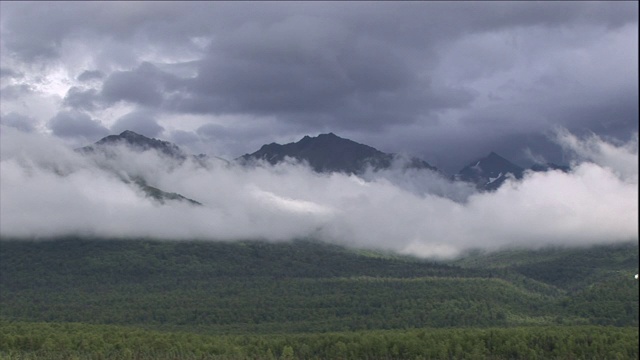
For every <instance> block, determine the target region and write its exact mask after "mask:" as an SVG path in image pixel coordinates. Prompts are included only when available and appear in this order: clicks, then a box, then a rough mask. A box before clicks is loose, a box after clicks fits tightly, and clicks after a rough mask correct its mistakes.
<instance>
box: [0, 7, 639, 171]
mask: <svg viewBox="0 0 640 360" xmlns="http://www.w3.org/2000/svg"><path fill="white" fill-rule="evenodd" d="M0 10H1V11H0V16H1V18H0V21H1V25H0V26H1V27H0V34H1V36H0V60H1V67H0V71H1V72H0V75H1V84H0V85H1V96H2V98H1V101H2V106H1V111H0V116H1V117H0V121H1V122H2V124H3V125H5V126H9V127H14V128H18V129H20V130H22V131H27V132H37V133H43V134H48V135H51V136H55V137H58V138H60V139H62V140H63V141H64V142H65V143H67V144H69V145H70V146H80V145H86V144H88V143H91V142H93V141H95V140H97V139H99V138H101V137H103V136H105V135H108V134H111V133H119V132H121V131H122V130H124V129H131V130H134V131H137V132H140V133H142V134H145V135H147V136H152V137H157V138H162V139H165V140H169V141H172V142H175V143H177V144H179V145H180V146H181V147H183V148H185V149H186V150H188V151H190V152H192V153H208V154H214V155H218V156H222V157H225V158H235V157H238V156H240V155H242V154H245V153H250V152H253V151H255V150H257V149H258V148H259V147H260V146H261V145H262V144H265V143H270V142H279V143H286V142H292V141H297V140H299V139H300V138H302V137H303V136H304V135H311V136H315V135H317V134H319V133H323V132H330V131H331V132H334V133H336V134H338V135H340V136H342V137H347V138H350V139H353V140H355V141H358V142H362V143H366V144H368V145H371V146H374V147H376V148H378V149H380V150H382V151H385V152H400V153H408V154H411V155H416V156H419V157H422V158H424V159H425V160H427V161H428V162H429V163H431V164H432V165H435V166H437V167H439V168H441V169H443V170H445V171H447V172H449V173H453V172H456V171H458V170H459V169H460V168H462V167H463V166H464V165H466V164H467V163H468V162H470V161H473V160H474V158H477V157H480V156H483V155H485V154H487V153H488V152H490V151H492V150H493V151H496V152H498V153H500V154H502V155H503V156H505V157H507V158H508V159H510V160H512V161H514V162H517V163H520V164H521V165H529V164H528V162H529V163H530V162H531V161H532V158H538V159H544V160H547V161H555V162H565V163H566V162H567V159H565V158H563V157H562V152H561V151H560V148H559V147H558V146H557V145H554V143H553V142H550V141H549V140H548V136H549V134H550V133H551V132H553V131H554V129H555V128H557V127H558V126H560V127H562V128H566V129H568V130H569V131H571V132H572V133H575V134H589V133H596V134H599V135H600V136H601V137H603V138H606V139H610V140H612V141H616V140H619V141H627V140H629V139H630V138H631V137H632V136H633V134H634V133H635V132H637V131H638V3H637V2H630V1H624V2H591V1H589V2H573V1H572V2H255V3H254V2H239V3H232V2H2V3H0Z"/></svg>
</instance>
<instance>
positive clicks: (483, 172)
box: [454, 152, 524, 190]
mask: <svg viewBox="0 0 640 360" xmlns="http://www.w3.org/2000/svg"><path fill="white" fill-rule="evenodd" d="M508 174H511V175H513V176H515V178H516V179H521V178H522V175H523V174H524V169H523V168H521V167H520V166H518V165H515V164H513V163H512V162H510V161H509V160H507V159H505V158H503V157H502V156H500V155H498V154H496V153H495V152H491V153H490V154H489V155H487V156H485V157H483V158H481V159H478V160H476V161H474V162H472V163H470V164H469V165H467V166H465V167H464V168H463V169H462V170H460V171H459V172H458V173H457V174H456V175H454V179H455V180H460V181H466V182H470V183H473V184H475V185H476V187H477V188H478V189H479V190H496V189H497V188H499V187H500V185H502V184H503V183H504V181H505V180H506V179H507V175H508Z"/></svg>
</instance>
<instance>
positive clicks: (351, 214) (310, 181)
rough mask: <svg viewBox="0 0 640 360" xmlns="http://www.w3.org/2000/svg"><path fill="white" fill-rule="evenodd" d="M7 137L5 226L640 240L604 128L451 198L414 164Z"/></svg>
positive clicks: (366, 242) (623, 160)
mask: <svg viewBox="0 0 640 360" xmlns="http://www.w3.org/2000/svg"><path fill="white" fill-rule="evenodd" d="M0 134H1V136H2V142H1V144H2V149H1V150H2V153H1V154H2V157H1V164H0V165H1V170H2V177H1V178H0V192H1V197H0V211H1V213H2V216H1V217H0V235H2V236H3V237H9V236H21V237H49V236H56V235H64V234H71V233H79V234H89V235H97V236H118V237H152V238H159V239H176V240H177V239H210V240H234V239H264V240H268V241H284V240H289V239H293V238H296V237H298V238H299V237H308V236H310V237H316V238H319V239H321V240H324V241H329V242H334V243H339V244H344V245H348V246H356V247H366V248H377V249H387V250H392V251H398V252H403V253H410V254H414V255H417V256H423V257H450V256H455V255H456V254H458V253H459V252H461V251H464V250H466V249H469V248H484V249H496V248H499V247H503V246H521V247H539V246H542V245H546V244H555V245H567V246H576V245H587V244H596V243H610V242H617V241H628V240H634V239H635V240H637V239H638V227H637V219H638V203H637V197H638V187H637V185H638V184H637V179H638V176H637V166H635V167H631V168H627V164H628V162H629V161H630V160H631V159H633V158H636V159H637V145H633V144H631V145H630V144H622V145H614V144H610V143H606V142H604V141H602V140H601V139H597V138H590V139H587V140H580V139H577V138H575V137H573V136H572V135H570V134H565V136H564V137H563V138H562V139H564V140H566V143H568V144H570V145H571V146H572V149H574V150H577V151H576V152H577V153H579V154H581V155H583V156H584V158H583V160H582V162H576V164H575V166H574V168H573V170H572V171H571V172H569V173H564V172H561V171H550V172H546V173H533V172H532V173H528V174H527V175H526V176H525V177H524V179H523V180H522V181H515V180H514V181H510V182H507V183H506V184H505V185H504V186H503V187H501V188H500V189H499V190H498V191H496V192H492V193H477V194H467V195H465V197H464V199H462V200H461V199H456V200H457V201H454V200H451V199H450V198H447V197H445V196H444V195H445V193H446V191H444V190H443V186H444V185H443V184H438V183H437V181H440V180H436V178H433V177H429V176H427V175H426V174H421V173H419V172H413V173H411V172H409V173H407V174H405V175H412V176H413V177H414V178H413V179H412V180H402V179H401V177H400V175H399V174H400V173H399V172H398V173H393V172H391V171H389V172H385V173H381V174H379V175H380V176H379V177H376V176H374V175H375V174H369V177H368V179H367V180H366V181H365V180H364V179H362V178H358V177H356V176H347V175H343V174H330V175H328V174H317V173H314V172H313V171H311V170H310V169H309V168H308V167H305V166H301V165H295V164H279V165H277V166H273V167H271V166H264V167H256V168H243V167H240V166H234V165H228V164H226V163H225V162H222V161H217V160H211V162H210V163H208V165H207V167H201V166H198V165H197V164H195V163H193V162H190V161H187V162H185V163H182V164H177V163H170V164H169V165H167V162H166V161H167V160H166V159H163V158H161V157H159V156H158V155H157V154H155V153H153V152H149V151H148V152H144V153H142V154H134V153H130V152H128V151H127V150H126V149H118V150H117V151H119V152H121V156H120V157H118V159H119V160H117V159H108V158H103V159H99V161H100V162H101V163H102V165H103V166H102V167H98V166H96V165H95V163H94V160H91V159H88V158H86V157H82V156H80V155H79V154H77V153H75V152H73V151H71V150H69V149H68V148H66V147H65V146H64V145H62V144H60V143H59V140H56V139H55V138H52V137H46V136H42V135H37V134H27V133H22V132H19V131H17V130H15V129H13V128H8V127H4V126H2V127H1V131H0ZM636 144H637V143H636ZM116 166H118V167H119V168H121V169H123V171H124V173H128V174H130V175H142V176H144V177H145V178H146V179H147V181H148V183H149V184H150V185H152V186H155V187H158V188H160V189H162V190H164V191H169V192H177V193H180V194H182V195H184V196H186V197H189V198H192V199H195V200H197V201H199V202H201V203H203V205H204V206H191V205H188V204H186V203H180V202H173V203H171V204H170V205H164V206H162V205H159V204H157V203H155V202H153V201H151V200H150V199H147V198H145V197H144V195H143V194H142V192H141V191H139V190H136V188H135V187H133V186H131V185H128V184H125V183H124V182H122V181H121V176H122V177H125V178H126V175H115V174H114V173H113V172H111V171H110V170H109V168H112V167H116ZM621 169H622V170H624V171H621ZM634 172H635V173H634ZM422 181H424V182H429V181H433V182H435V183H436V185H432V184H423V185H421V182H422ZM434 189H435V190H434ZM454 190H455V189H454ZM458 190H459V189H458ZM447 191H448V190H447Z"/></svg>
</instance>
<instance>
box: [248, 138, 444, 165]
mask: <svg viewBox="0 0 640 360" xmlns="http://www.w3.org/2000/svg"><path fill="white" fill-rule="evenodd" d="M285 157H290V158H294V159H297V160H299V161H306V162H308V163H309V165H310V166H311V167H312V168H313V169H314V170H315V171H317V172H334V171H335V172H343V173H348V174H358V173H362V172H364V171H365V170H366V169H367V168H368V167H372V168H374V169H383V168H388V167H390V166H391V163H392V161H393V160H394V157H395V156H394V155H393V154H387V153H384V152H382V151H380V150H378V149H375V148H373V147H371V146H368V145H364V144H360V143H357V142H355V141H352V140H349V139H345V138H341V137H339V136H338V135H336V134H334V133H333V132H329V133H326V134H320V135H318V136H316V137H310V136H305V137H303V138H302V139H301V140H300V141H298V142H295V143H289V144H284V145H280V144H274V143H272V144H270V145H268V146H262V147H261V148H260V150H258V151H256V152H254V153H252V154H245V155H243V156H242V157H241V158H240V159H241V160H242V161H247V160H252V159H253V160H255V159H262V160H266V161H268V162H269V163H271V164H276V163H278V162H281V161H283V160H284V158H285ZM409 167H419V168H429V169H432V170H435V168H434V167H432V166H430V165H428V164H427V163H426V162H424V161H417V160H416V161H412V162H411V163H410V165H409Z"/></svg>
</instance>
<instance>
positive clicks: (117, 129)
mask: <svg viewBox="0 0 640 360" xmlns="http://www.w3.org/2000/svg"><path fill="white" fill-rule="evenodd" d="M125 130H131V131H134V132H136V133H138V134H142V135H145V136H148V137H152V138H153V137H157V136H158V135H159V134H160V133H162V131H164V128H163V127H162V126H160V125H158V122H157V121H156V120H155V119H154V114H153V113H152V112H149V111H144V110H137V111H133V112H130V113H128V114H126V115H124V116H122V117H121V118H119V119H118V120H116V122H115V123H114V124H113V126H111V132H112V133H115V134H119V133H121V132H123V131H125Z"/></svg>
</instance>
